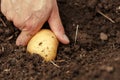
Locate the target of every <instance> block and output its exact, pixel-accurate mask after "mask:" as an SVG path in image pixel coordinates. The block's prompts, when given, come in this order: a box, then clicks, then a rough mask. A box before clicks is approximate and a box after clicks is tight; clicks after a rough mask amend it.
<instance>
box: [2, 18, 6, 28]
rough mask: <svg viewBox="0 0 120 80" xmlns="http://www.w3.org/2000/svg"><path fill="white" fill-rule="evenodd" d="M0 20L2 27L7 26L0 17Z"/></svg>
mask: <svg viewBox="0 0 120 80" xmlns="http://www.w3.org/2000/svg"><path fill="white" fill-rule="evenodd" d="M0 21H1V22H2V24H3V26H4V27H7V25H6V24H5V22H4V21H3V19H2V18H0Z"/></svg>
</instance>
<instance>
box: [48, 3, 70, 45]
mask: <svg viewBox="0 0 120 80" xmlns="http://www.w3.org/2000/svg"><path fill="white" fill-rule="evenodd" d="M48 22H49V25H50V27H51V29H52V31H53V32H54V33H55V35H56V36H57V38H58V40H59V41H60V42H62V43H63V44H68V43H69V42H70V41H69V39H68V37H67V36H66V34H65V32H64V28H63V25H62V23H61V19H60V16H59V11H58V7H57V5H56V6H55V9H53V11H52V13H51V16H50V18H49V20H48Z"/></svg>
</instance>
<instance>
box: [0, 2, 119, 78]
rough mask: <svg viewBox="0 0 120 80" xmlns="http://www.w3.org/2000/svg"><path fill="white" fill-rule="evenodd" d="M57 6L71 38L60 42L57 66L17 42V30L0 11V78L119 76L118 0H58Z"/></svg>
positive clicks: (56, 60)
mask: <svg viewBox="0 0 120 80" xmlns="http://www.w3.org/2000/svg"><path fill="white" fill-rule="evenodd" d="M58 6H59V11H60V16H61V19H62V22H63V25H64V28H65V31H66V34H67V35H68V37H69V38H70V41H71V42H70V44H68V45H64V44H61V43H60V45H59V48H58V54H57V57H56V59H55V61H54V63H55V64H56V65H58V66H59V67H57V66H56V65H54V64H52V63H51V62H44V61H43V59H42V58H41V57H39V56H38V55H37V54H34V55H30V54H29V53H28V52H26V47H22V46H16V45H15V40H16V38H17V36H18V35H19V33H20V31H19V30H18V29H17V28H15V26H14V25H13V23H12V22H9V21H8V20H7V19H6V18H5V17H4V16H3V15H2V13H0V17H1V18H0V19H1V21H0V80H120V1H119V0H58ZM47 26H48V24H45V25H44V27H43V28H46V27H47Z"/></svg>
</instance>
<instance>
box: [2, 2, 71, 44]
mask: <svg viewBox="0 0 120 80" xmlns="http://www.w3.org/2000/svg"><path fill="white" fill-rule="evenodd" d="M1 11H2V13H3V14H4V15H5V16H6V18H7V19H8V20H10V21H13V23H14V25H15V26H16V27H17V28H19V29H20V30H21V33H20V35H19V36H18V38H17V40H16V44H17V45H22V46H25V45H27V43H28V41H29V40H30V39H31V38H32V37H33V35H35V34H36V33H37V32H38V31H39V30H40V29H41V27H42V26H43V24H44V23H45V22H46V21H48V23H49V25H50V28H51V30H52V31H53V32H54V33H55V35H56V36H57V38H58V40H59V41H60V42H62V43H63V44H68V43H69V39H68V38H67V36H66V35H65V31H64V28H63V25H62V23H61V19H60V16H59V11H58V6H57V1H56V0H35V1H33V0H1Z"/></svg>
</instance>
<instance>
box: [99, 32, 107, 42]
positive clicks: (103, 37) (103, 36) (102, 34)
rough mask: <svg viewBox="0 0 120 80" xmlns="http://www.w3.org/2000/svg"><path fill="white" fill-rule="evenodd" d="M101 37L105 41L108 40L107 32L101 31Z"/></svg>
mask: <svg viewBox="0 0 120 80" xmlns="http://www.w3.org/2000/svg"><path fill="white" fill-rule="evenodd" d="M100 39H101V40H103V41H105V40H108V36H107V34H105V33H103V32H101V33H100Z"/></svg>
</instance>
